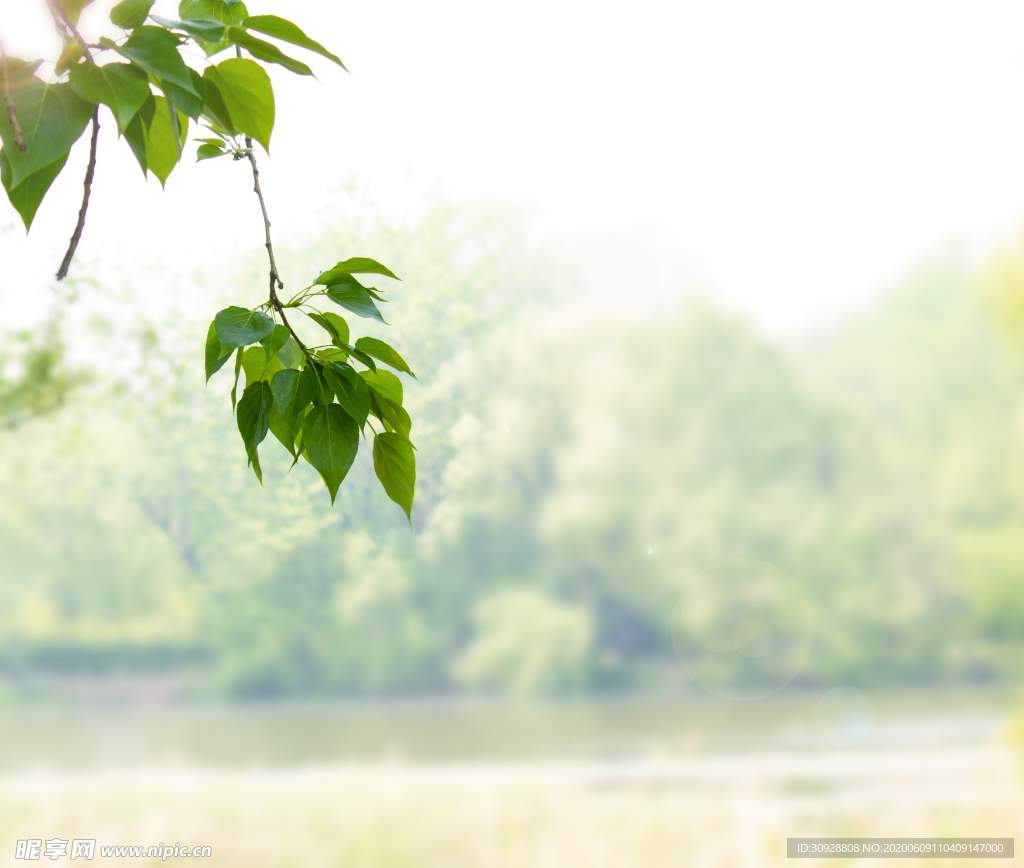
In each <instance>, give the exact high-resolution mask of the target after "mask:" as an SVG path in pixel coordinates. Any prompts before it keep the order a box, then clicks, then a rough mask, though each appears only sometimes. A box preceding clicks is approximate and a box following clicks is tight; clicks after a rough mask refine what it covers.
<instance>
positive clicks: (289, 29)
mask: <svg viewBox="0 0 1024 868" xmlns="http://www.w3.org/2000/svg"><path fill="white" fill-rule="evenodd" d="M242 26H243V27H245V28H247V29H249V30H255V31H256V32H257V33H262V34H264V35H265V36H273V37H274V38H275V39H281V40H283V41H284V42H290V43H291V44H292V45H299V46H301V47H302V48H308V49H309V50H310V51H315V52H316V53H317V54H321V55H323V56H324V57H326V58H327V59H328V60H333V61H334V62H335V63H336V64H338V66H340V67H341V68H342V69H345V64H344V63H342V62H341V58H340V57H338V56H337V55H336V54H331V52H329V51H328V50H327V49H326V48H324V47H323V46H322V45H321V44H320V43H319V42H314V41H313V40H312V39H310V38H309V37H308V36H306V34H305V33H303V32H302V31H301V30H300V29H299V28H298V27H297V26H296V25H295V24H292V22H291V21H286V20H285V19H284V18H278V17H277V16H276V15H253V16H252V17H250V18H246V19H245V21H243V22H242Z"/></svg>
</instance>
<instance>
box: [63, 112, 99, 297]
mask: <svg viewBox="0 0 1024 868" xmlns="http://www.w3.org/2000/svg"><path fill="white" fill-rule="evenodd" d="M99 137H100V107H99V106H96V108H94V109H93V112H92V143H91V144H90V146H89V168H87V169H86V170H85V185H84V186H85V193H84V195H83V196H82V207H81V208H80V209H79V210H78V223H77V224H76V225H75V231H74V234H73V235H72V236H71V243H70V244H68V252H67V253H65V254H64V261H63V262H61V264H60V268H59V269H57V280H63V279H64V278H65V277H67V276H68V269H69V268H70V267H71V260H72V258H73V257H74V255H75V250H77V249H78V242H79V241H81V240H82V230H83V229H84V228H85V213H86V211H88V210H89V195H90V194H91V193H92V178H93V175H94V174H95V173H96V143H97V141H99Z"/></svg>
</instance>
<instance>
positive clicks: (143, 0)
mask: <svg viewBox="0 0 1024 868" xmlns="http://www.w3.org/2000/svg"><path fill="white" fill-rule="evenodd" d="M154 2H155V0H121V2H120V3H118V4H117V5H116V6H115V7H114V8H113V9H111V10H110V20H111V21H113V22H114V24H115V25H116V26H117V27H120V28H121V29H122V30H131V29H132V28H133V27H138V26H140V25H141V24H143V23H145V21H146V18H148V17H149V10H150V9H151V8H152V7H153V3H154Z"/></svg>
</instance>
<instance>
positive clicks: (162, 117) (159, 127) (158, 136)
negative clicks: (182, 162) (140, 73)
mask: <svg viewBox="0 0 1024 868" xmlns="http://www.w3.org/2000/svg"><path fill="white" fill-rule="evenodd" d="M172 111H174V110H173V109H172V108H171V107H170V105H169V103H168V102H167V100H166V99H164V98H163V97H162V96H154V97H153V119H152V120H151V121H150V123H149V126H148V127H147V128H145V132H144V140H145V144H146V161H147V163H148V164H149V171H151V172H152V173H153V174H154V175H156V176H157V178H158V179H159V180H160V186H161V187H162V186H164V184H165V183H166V182H167V177H168V175H170V174H171V172H172V171H174V167H175V166H176V165H178V160H179V159H180V158H181V148H182V145H184V143H185V137H186V136H187V135H188V118H187V117H186V116H185V115H183V114H181V113H180V112H175V113H174V120H173V122H172V120H171V112H172ZM139 115H142V109H140V110H139ZM175 127H177V131H176V130H175ZM125 138H127V136H126V137H125ZM129 143H130V140H129ZM133 150H134V149H133Z"/></svg>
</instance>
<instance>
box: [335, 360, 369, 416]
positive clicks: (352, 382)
mask: <svg viewBox="0 0 1024 868" xmlns="http://www.w3.org/2000/svg"><path fill="white" fill-rule="evenodd" d="M324 376H325V377H326V378H327V382H328V383H329V384H330V387H331V389H332V390H333V391H334V394H335V395H337V397H338V403H339V404H340V405H341V406H342V407H343V408H344V410H345V412H346V413H348V414H349V416H351V417H352V418H353V419H355V420H356V422H358V423H359V427H360V428H362V427H363V425H364V424H366V417H367V415H369V412H370V389H369V387H368V386H367V385H366V381H365V380H363V378H362V377H360V376H359V375H358V374H357V373H356V372H355V371H354V370H352V368H350V367H349V366H348V365H345V364H340V363H338V362H331V363H330V364H329V365H327V367H325V368H324Z"/></svg>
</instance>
